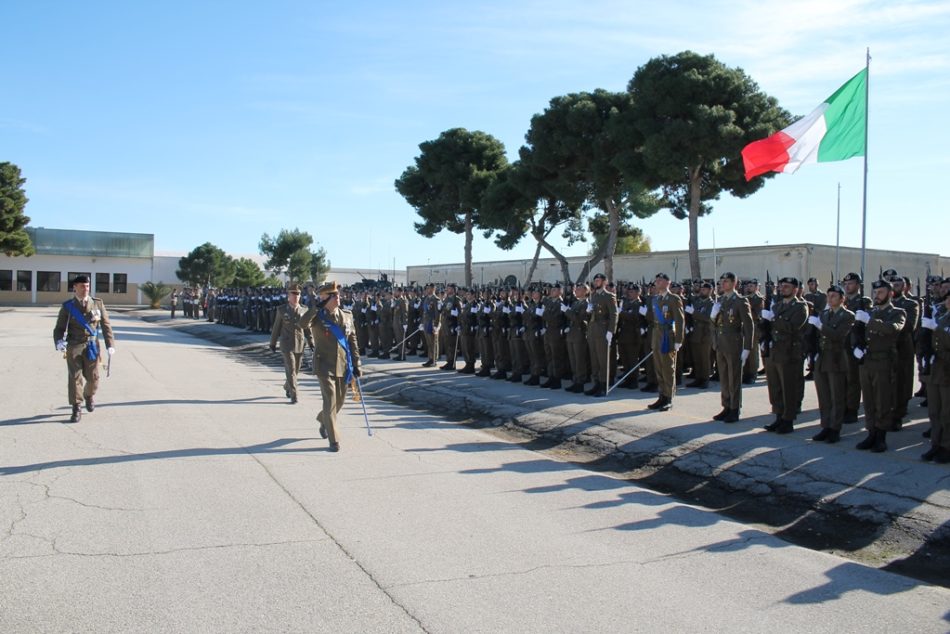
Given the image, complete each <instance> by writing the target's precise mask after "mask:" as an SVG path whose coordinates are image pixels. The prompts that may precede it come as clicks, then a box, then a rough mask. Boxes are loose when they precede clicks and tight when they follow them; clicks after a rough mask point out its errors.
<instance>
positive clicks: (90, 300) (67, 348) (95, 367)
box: [53, 275, 115, 423]
mask: <svg viewBox="0 0 950 634" xmlns="http://www.w3.org/2000/svg"><path fill="white" fill-rule="evenodd" d="M72 284H73V297H72V299H69V300H67V301H66V302H64V303H63V305H62V306H61V307H60V309H59V315H58V316H57V318H56V326H55V327H54V328H53V341H54V342H55V343H56V349H57V350H58V351H60V352H62V353H63V356H64V357H65V359H66V371H67V377H68V378H67V381H66V391H67V398H69V404H70V405H72V408H73V412H72V415H71V416H70V418H69V420H70V422H73V423H78V422H79V419H80V418H81V417H82V414H81V413H80V405H81V404H82V401H83V400H85V402H86V410H87V411H89V412H92V411H93V410H94V409H95V408H96V404H95V401H94V400H93V399H94V397H95V395H96V391H97V390H98V389H99V363H100V361H101V360H102V351H101V350H100V349H99V341H98V339H99V332H100V331H102V337H103V339H105V342H106V348H107V349H108V352H109V356H110V357H111V356H112V355H113V354H115V340H114V339H113V337H112V324H111V323H110V322H109V313H108V312H107V311H106V305H105V303H103V301H102V300H101V299H99V298H98V297H92V296H91V295H90V294H89V277H88V276H87V275H77V276H76V277H75V278H73V281H72Z"/></svg>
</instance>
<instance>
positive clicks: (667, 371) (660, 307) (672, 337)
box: [647, 273, 686, 412]
mask: <svg viewBox="0 0 950 634" xmlns="http://www.w3.org/2000/svg"><path fill="white" fill-rule="evenodd" d="M653 283H654V284H655V285H656V294H655V295H654V296H653V297H652V298H651V301H650V308H649V309H648V311H647V318H648V319H649V320H650V322H651V323H652V330H653V332H652V339H653V340H652V342H651V346H652V348H653V367H654V368H655V369H656V378H657V385H658V387H659V391H660V395H659V398H657V400H656V402H654V403H651V404H650V405H647V407H648V408H650V409H653V410H657V411H660V412H666V411H669V410H670V409H672V408H673V395H674V393H675V392H676V380H675V376H674V375H675V374H676V353H677V352H678V351H679V349H680V347H681V346H682V345H683V338H684V337H685V334H686V333H685V332H684V329H685V321H686V320H685V313H684V312H683V301H682V299H681V298H680V296H679V295H674V294H673V293H670V292H669V286H670V277H669V275H667V274H666V273H659V274H657V276H656V279H654V281H653Z"/></svg>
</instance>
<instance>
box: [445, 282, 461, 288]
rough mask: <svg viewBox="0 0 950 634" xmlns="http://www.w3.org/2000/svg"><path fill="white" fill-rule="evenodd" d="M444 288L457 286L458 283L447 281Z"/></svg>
mask: <svg viewBox="0 0 950 634" xmlns="http://www.w3.org/2000/svg"><path fill="white" fill-rule="evenodd" d="M445 288H456V289H457V288H458V285H457V284H456V283H455V282H449V283H448V284H446V285H445Z"/></svg>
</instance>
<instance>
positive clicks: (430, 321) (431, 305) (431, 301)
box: [421, 295, 442, 335]
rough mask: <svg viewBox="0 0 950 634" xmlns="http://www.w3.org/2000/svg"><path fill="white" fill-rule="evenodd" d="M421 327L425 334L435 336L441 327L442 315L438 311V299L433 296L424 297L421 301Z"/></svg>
mask: <svg viewBox="0 0 950 634" xmlns="http://www.w3.org/2000/svg"><path fill="white" fill-rule="evenodd" d="M421 310H422V326H423V328H425V331H426V332H427V333H429V334H430V335H431V334H435V333H438V332H439V328H440V327H441V326H442V315H441V312H440V310H439V298H438V297H436V296H435V295H426V296H425V298H423V300H422V307H421Z"/></svg>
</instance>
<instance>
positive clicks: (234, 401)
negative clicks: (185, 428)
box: [96, 396, 287, 409]
mask: <svg viewBox="0 0 950 634" xmlns="http://www.w3.org/2000/svg"><path fill="white" fill-rule="evenodd" d="M247 403H255V404H257V405H286V404H287V399H286V398H281V397H277V396H253V397H248V398H229V399H200V398H169V399H153V400H148V401H124V402H123V401H120V402H109V403H101V404H98V403H97V404H96V408H97V409H109V408H112V407H138V406H140V405H244V404H247Z"/></svg>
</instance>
